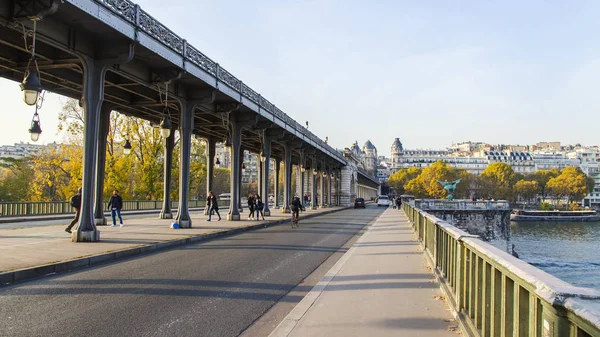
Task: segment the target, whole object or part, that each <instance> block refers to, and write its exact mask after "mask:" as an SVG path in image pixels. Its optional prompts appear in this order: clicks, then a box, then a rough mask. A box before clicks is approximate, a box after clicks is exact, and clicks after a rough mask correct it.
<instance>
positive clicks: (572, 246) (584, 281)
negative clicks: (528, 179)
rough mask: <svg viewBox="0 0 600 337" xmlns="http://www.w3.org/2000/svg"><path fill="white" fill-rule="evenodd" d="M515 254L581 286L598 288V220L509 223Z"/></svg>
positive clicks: (599, 252) (599, 251) (599, 276)
mask: <svg viewBox="0 0 600 337" xmlns="http://www.w3.org/2000/svg"><path fill="white" fill-rule="evenodd" d="M511 231H512V233H511V242H512V243H513V244H514V245H515V249H516V251H517V253H518V254H519V257H520V258H521V259H522V260H523V261H526V262H528V263H530V264H532V265H534V266H536V267H538V268H540V269H542V270H544V271H545V272H547V273H549V274H552V275H554V276H556V277H558V278H560V279H562V280H564V281H567V282H569V283H571V284H573V285H577V286H581V287H590V288H595V289H599V290H600V222H511Z"/></svg>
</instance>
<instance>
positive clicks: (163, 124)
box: [160, 108, 172, 139]
mask: <svg viewBox="0 0 600 337" xmlns="http://www.w3.org/2000/svg"><path fill="white" fill-rule="evenodd" d="M171 127H172V126H171V119H170V118H169V108H165V110H164V111H163V118H162V120H161V121H160V134H161V136H162V137H163V138H164V139H167V138H169V136H170V135H171Z"/></svg>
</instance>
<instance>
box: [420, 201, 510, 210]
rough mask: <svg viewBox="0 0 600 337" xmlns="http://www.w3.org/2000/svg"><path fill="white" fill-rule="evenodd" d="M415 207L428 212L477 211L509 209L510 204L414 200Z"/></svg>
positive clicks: (504, 202)
mask: <svg viewBox="0 0 600 337" xmlns="http://www.w3.org/2000/svg"><path fill="white" fill-rule="evenodd" d="M415 207H417V208H419V209H422V210H428V209H432V210H433V209H435V210H453V209H456V210H478V209H501V210H508V209H510V203H509V202H508V201H506V200H498V201H490V200H485V201H471V200H438V199H416V200H415Z"/></svg>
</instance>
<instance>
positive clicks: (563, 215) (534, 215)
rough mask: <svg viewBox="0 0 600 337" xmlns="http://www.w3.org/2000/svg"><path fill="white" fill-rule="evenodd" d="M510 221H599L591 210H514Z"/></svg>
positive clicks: (597, 216)
mask: <svg viewBox="0 0 600 337" xmlns="http://www.w3.org/2000/svg"><path fill="white" fill-rule="evenodd" d="M510 220H511V221H600V215H598V214H597V213H596V211H593V210H586V211H526V210H514V211H513V213H512V214H511V215H510Z"/></svg>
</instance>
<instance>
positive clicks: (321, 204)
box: [319, 161, 325, 208]
mask: <svg viewBox="0 0 600 337" xmlns="http://www.w3.org/2000/svg"><path fill="white" fill-rule="evenodd" d="M324 172H325V161H323V166H322V167H321V172H319V176H320V178H321V179H320V180H321V185H320V186H319V187H320V189H321V193H320V195H321V198H319V208H325V177H324V176H323V173H324Z"/></svg>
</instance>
